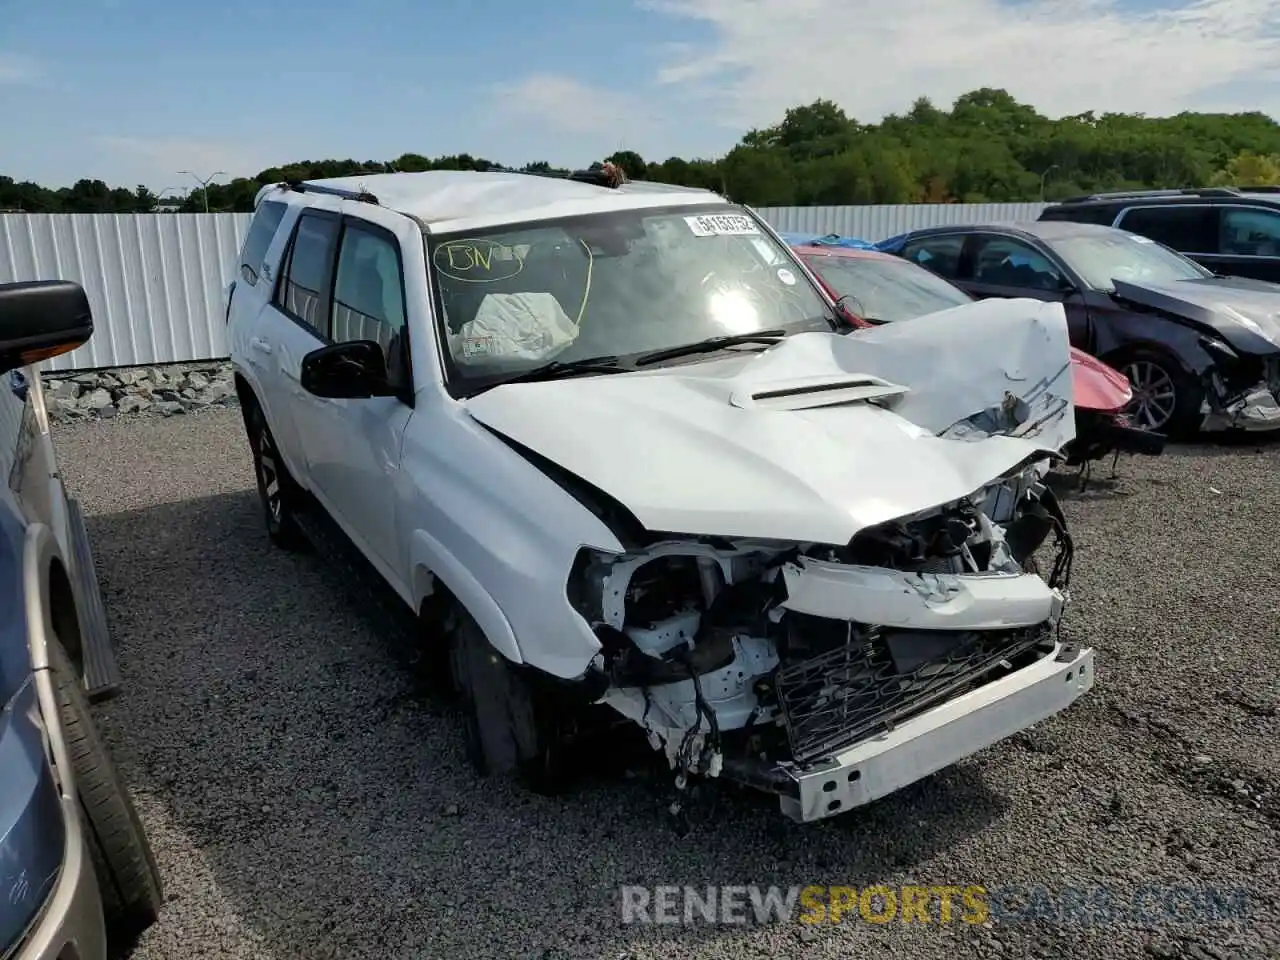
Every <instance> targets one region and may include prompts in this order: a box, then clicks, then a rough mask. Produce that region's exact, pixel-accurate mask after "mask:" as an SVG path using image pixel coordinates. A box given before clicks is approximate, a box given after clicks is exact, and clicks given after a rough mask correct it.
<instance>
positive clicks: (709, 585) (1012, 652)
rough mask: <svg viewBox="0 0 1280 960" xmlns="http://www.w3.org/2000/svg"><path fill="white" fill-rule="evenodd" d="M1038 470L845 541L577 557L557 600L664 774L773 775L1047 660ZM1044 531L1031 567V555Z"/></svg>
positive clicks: (1042, 494) (680, 542)
mask: <svg viewBox="0 0 1280 960" xmlns="http://www.w3.org/2000/svg"><path fill="white" fill-rule="evenodd" d="M1042 472H1043V471H1042V468H1041V467H1039V466H1037V465H1028V466H1026V467H1025V468H1023V469H1021V470H1020V471H1018V472H1016V473H1014V474H1012V475H1009V476H1006V477H1003V478H1001V479H999V480H997V481H994V482H993V483H991V484H990V485H988V486H987V487H985V488H983V489H982V490H980V491H978V492H977V493H975V494H974V495H973V496H971V497H968V498H965V499H964V500H962V501H960V502H956V503H950V504H946V505H943V506H940V507H938V508H935V509H932V510H928V511H925V512H922V513H920V514H916V515H913V516H909V517H903V518H900V519H898V520H894V521H892V522H889V523H885V524H881V525H879V526H876V527H872V528H868V529H865V530H863V531H862V532H860V533H859V534H858V535H857V536H855V537H854V538H853V540H852V541H851V542H849V543H848V544H843V545H831V544H827V545H823V544H814V543H784V542H777V541H761V540H745V539H744V540H727V541H718V542H714V543H712V542H704V541H700V540H697V539H695V538H689V539H677V538H668V539H665V540H663V541H662V542H659V543H654V544H650V545H647V546H645V547H641V548H636V549H633V550H631V551H630V552H628V553H625V554H622V555H616V556H615V555H610V554H605V553H601V552H598V551H594V550H590V549H584V550H583V551H581V553H580V554H579V556H578V560H577V562H576V564H575V565H574V568H573V572H572V574H571V576H570V578H569V583H568V584H567V592H568V598H569V601H570V602H571V603H572V604H573V606H574V608H575V609H576V610H577V611H578V612H579V613H580V614H581V615H582V617H583V618H584V619H585V620H587V621H588V622H589V623H590V624H591V625H592V626H593V628H594V629H595V631H596V635H597V636H598V637H599V639H600V642H601V646H602V652H601V658H600V660H601V669H602V670H603V671H604V673H605V675H606V676H608V678H609V688H608V690H607V692H606V693H605V695H604V697H603V702H605V703H607V704H609V705H611V706H612V707H614V708H615V709H616V710H617V711H618V712H620V713H622V714H623V715H624V716H625V717H627V718H629V719H631V720H633V721H635V722H636V723H638V724H639V725H640V726H641V727H642V728H643V729H644V731H645V733H646V734H647V736H648V737H649V741H650V744H651V745H652V746H653V747H654V748H655V749H656V750H659V751H661V752H662V753H663V754H664V755H665V756H666V758H667V761H668V763H669V764H670V765H671V767H672V768H673V770H675V772H676V775H677V783H678V784H681V785H682V784H684V783H686V782H687V779H688V777H689V776H691V775H694V774H704V775H710V776H716V775H719V774H720V773H721V772H722V771H723V772H724V773H725V775H727V776H730V777H733V778H736V779H739V780H743V781H744V782H749V783H752V784H756V785H758V784H760V783H769V784H774V785H777V784H783V783H785V782H786V781H787V778H788V777H791V778H792V779H794V778H795V777H799V776H803V771H804V770H806V769H810V768H813V767H814V766H815V765H816V766H817V767H821V766H822V765H823V764H824V763H830V762H835V761H834V759H833V758H834V757H835V756H836V755H837V754H839V753H840V751H844V750H849V749H852V748H854V747H856V746H857V745H858V744H861V743H864V742H866V741H867V740H868V739H870V738H873V737H875V736H877V735H879V734H882V733H884V732H885V731H887V730H890V729H892V728H893V727H894V725H895V724H899V723H902V722H905V721H906V720H907V719H909V718H911V717H913V716H916V715H917V714H919V713H920V712H921V711H923V710H928V709H930V708H932V707H935V706H938V705H939V704H942V703H946V702H949V701H951V700H953V699H955V698H956V697H959V696H961V695H962V694H964V693H966V692H967V691H971V690H975V689H977V688H979V687H981V686H982V685H984V684H986V683H989V682H992V681H993V680H997V679H999V678H1001V677H1006V676H1012V675H1014V674H1017V673H1018V671H1021V670H1025V669H1026V668H1027V667H1029V666H1030V665H1032V664H1035V663H1037V662H1039V661H1040V660H1041V659H1042V658H1044V657H1046V656H1048V655H1050V654H1052V653H1053V652H1054V649H1055V643H1056V640H1055V639H1054V634H1055V630H1054V628H1055V627H1056V625H1057V623H1058V620H1059V619H1060V616H1061V613H1062V610H1063V607H1064V604H1065V602H1066V599H1067V598H1066V594H1065V589H1066V586H1067V581H1068V578H1069V575H1070V560H1071V552H1072V544H1071V539H1070V534H1069V533H1068V531H1067V525H1066V519H1065V517H1064V516H1063V514H1062V511H1061V509H1060V507H1059V505H1058V503H1057V501H1056V499H1055V498H1054V496H1053V494H1052V492H1051V491H1050V490H1049V489H1048V488H1047V487H1046V486H1044V485H1043V484H1042V483H1041V482H1040V478H1041V475H1042ZM1051 539H1052V542H1053V555H1052V561H1051V567H1050V573H1049V575H1048V576H1041V575H1040V573H1039V572H1038V567H1037V566H1036V565H1035V561H1034V560H1033V558H1034V557H1035V556H1036V555H1037V553H1038V551H1040V550H1041V549H1042V548H1044V547H1045V546H1046V545H1047V544H1049V543H1050V540H1051ZM851 782H852V781H851ZM789 789H790V788H788V789H787V790H780V791H779V792H782V793H787V792H788V790H789Z"/></svg>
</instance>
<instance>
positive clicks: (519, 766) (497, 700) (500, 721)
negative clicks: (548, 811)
mask: <svg viewBox="0 0 1280 960" xmlns="http://www.w3.org/2000/svg"><path fill="white" fill-rule="evenodd" d="M449 661H450V670H451V672H452V674H453V681H454V687H455V689H456V690H457V698H458V705H459V706H460V707H461V710H462V717H463V724H464V728H463V729H464V735H465V738H466V740H465V742H466V753H467V759H468V761H470V763H471V765H472V767H473V768H474V769H475V771H476V772H477V773H478V774H480V775H481V776H492V775H501V774H507V773H511V772H514V773H516V774H517V776H518V777H519V778H520V779H521V780H522V781H523V782H524V783H525V784H526V785H527V786H529V788H530V789H532V790H533V791H534V792H536V793H541V794H544V795H555V794H559V793H562V792H563V791H564V790H565V789H566V788H567V787H568V785H569V782H570V779H571V777H570V772H569V769H568V765H567V764H566V751H565V749H564V745H563V736H562V734H563V725H562V722H561V719H560V713H559V711H558V710H556V709H555V705H554V704H553V703H552V702H551V701H550V698H548V697H546V696H545V695H542V694H541V692H540V691H538V690H536V689H534V688H533V687H532V686H531V685H530V683H529V682H528V680H527V679H526V678H525V677H524V676H522V675H521V674H520V673H519V672H518V671H517V669H516V668H515V666H514V665H513V664H511V663H510V662H509V661H508V660H507V659H506V658H505V657H504V656H502V654H500V653H498V651H497V650H495V649H494V648H493V645H492V644H491V643H489V640H488V638H486V637H485V635H484V632H483V631H481V629H480V627H479V625H478V624H477V623H476V622H475V620H474V619H472V617H471V616H470V615H469V614H468V613H467V612H466V611H465V610H459V611H458V613H457V616H456V619H455V620H454V623H453V627H452V629H451V630H450V633H449Z"/></svg>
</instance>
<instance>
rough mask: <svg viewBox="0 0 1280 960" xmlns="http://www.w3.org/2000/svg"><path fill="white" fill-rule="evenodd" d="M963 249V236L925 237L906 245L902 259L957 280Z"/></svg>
mask: <svg viewBox="0 0 1280 960" xmlns="http://www.w3.org/2000/svg"><path fill="white" fill-rule="evenodd" d="M963 249H964V237H963V236H959V235H956V234H951V235H950V236H946V237H925V238H923V239H921V240H912V241H911V242H909V243H908V244H906V246H904V247H903V248H902V257H903V259H905V260H910V261H911V262H912V263H918V264H920V266H922V267H927V268H928V269H930V270H932V271H933V272H934V273H936V274H938V275H939V276H943V277H948V278H950V279H955V278H956V277H958V276H959V275H960V252H961V251H962V250H963Z"/></svg>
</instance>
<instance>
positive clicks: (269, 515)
mask: <svg viewBox="0 0 1280 960" xmlns="http://www.w3.org/2000/svg"><path fill="white" fill-rule="evenodd" d="M248 406H249V409H248V410H247V411H246V412H245V428H246V431H247V433H248V435H249V446H250V448H251V449H252V451H253V472H254V475H255V476H256V477H257V480H258V498H259V499H260V500H261V501H262V512H263V516H264V518H265V519H266V523H267V535H268V536H269V537H270V538H271V542H272V543H274V544H275V545H276V546H278V547H281V548H283V549H285V550H302V549H304V548H305V547H306V537H305V535H304V534H303V533H302V530H301V528H299V526H298V521H297V518H296V516H295V513H294V511H295V508H296V505H297V502H298V486H297V484H296V483H295V482H294V479H293V477H292V476H290V474H289V470H288V468H287V467H286V466H285V465H284V461H283V460H281V458H280V453H279V449H278V448H277V447H276V439H275V436H274V435H272V433H271V427H269V426H268V425H267V418H266V415H265V414H264V413H263V412H262V407H261V406H259V405H258V404H257V403H250V404H249V405H248Z"/></svg>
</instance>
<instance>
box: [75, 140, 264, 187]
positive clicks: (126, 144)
mask: <svg viewBox="0 0 1280 960" xmlns="http://www.w3.org/2000/svg"><path fill="white" fill-rule="evenodd" d="M96 140H97V143H98V144H99V145H100V146H102V147H104V148H105V149H107V150H109V151H111V152H112V153H115V154H116V155H117V156H119V157H121V159H125V160H128V161H130V162H131V163H132V164H134V165H135V166H136V168H137V169H138V170H139V173H140V175H141V176H142V178H143V180H147V181H149V180H155V179H157V178H159V179H165V178H168V179H169V180H178V179H181V180H182V185H183V186H194V185H195V183H194V181H192V180H191V178H190V177H183V175H182V174H180V173H179V171H181V170H190V171H192V172H194V173H197V174H199V175H200V176H201V177H207V176H209V175H210V174H212V173H214V172H216V171H222V172H223V173H224V174H226V176H222V177H218V180H220V181H223V182H225V181H227V180H230V179H232V178H234V177H247V176H253V175H254V174H256V173H257V172H258V171H260V170H264V169H266V168H267V167H269V166H271V161H270V160H268V159H266V158H265V157H264V156H263V155H262V153H261V152H260V151H259V150H256V149H250V148H246V147H242V146H240V145H238V144H231V143H222V142H219V141H212V140H195V139H186V138H182V137H171V138H158V139H149V138H145V137H119V136H102V137H97V138H96Z"/></svg>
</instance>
